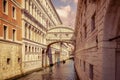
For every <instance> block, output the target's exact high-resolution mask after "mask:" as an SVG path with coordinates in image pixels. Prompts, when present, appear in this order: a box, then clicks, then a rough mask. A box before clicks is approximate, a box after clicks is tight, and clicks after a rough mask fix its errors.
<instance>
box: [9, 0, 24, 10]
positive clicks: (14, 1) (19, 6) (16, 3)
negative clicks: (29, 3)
mask: <svg viewBox="0 0 120 80" xmlns="http://www.w3.org/2000/svg"><path fill="white" fill-rule="evenodd" d="M11 1H12V2H13V3H14V4H15V5H16V6H17V7H18V8H20V9H22V7H21V4H20V3H19V2H17V1H16V0H11Z"/></svg>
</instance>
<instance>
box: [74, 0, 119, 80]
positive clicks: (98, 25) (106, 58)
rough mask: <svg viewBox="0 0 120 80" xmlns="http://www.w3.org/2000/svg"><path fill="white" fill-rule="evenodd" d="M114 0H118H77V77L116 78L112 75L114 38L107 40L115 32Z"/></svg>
mask: <svg viewBox="0 0 120 80" xmlns="http://www.w3.org/2000/svg"><path fill="white" fill-rule="evenodd" d="M118 3H119V0H115V1H113V0H79V1H78V8H77V16H76V27H75V36H76V51H75V67H76V70H77V72H78V75H79V78H80V79H81V80H119V79H120V78H117V77H118V76H116V75H119V71H117V72H118V73H116V64H117V65H118V64H119V63H118V62H116V59H117V57H116V54H117V53H116V40H113V41H109V39H111V38H114V37H115V36H117V35H118V33H117V32H119V30H118V29H119V26H118V23H119V19H120V15H118V14H119V13H120V12H119V11H120V9H119V6H120V4H118ZM116 34H117V35H116ZM118 42H119V41H118ZM118 53H119V52H118Z"/></svg>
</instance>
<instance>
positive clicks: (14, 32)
mask: <svg viewBox="0 0 120 80" xmlns="http://www.w3.org/2000/svg"><path fill="white" fill-rule="evenodd" d="M15 34H16V30H15V29H13V41H15V38H16V37H15Z"/></svg>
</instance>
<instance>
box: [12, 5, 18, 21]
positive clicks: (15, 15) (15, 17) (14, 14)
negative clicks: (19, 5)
mask: <svg viewBox="0 0 120 80" xmlns="http://www.w3.org/2000/svg"><path fill="white" fill-rule="evenodd" d="M13 8H14V12H15V13H14V12H13ZM12 18H13V19H17V9H16V7H15V6H14V5H12Z"/></svg>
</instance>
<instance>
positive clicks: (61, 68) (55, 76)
mask: <svg viewBox="0 0 120 80" xmlns="http://www.w3.org/2000/svg"><path fill="white" fill-rule="evenodd" d="M18 80H78V79H77V76H76V72H75V69H74V62H73V61H72V60H67V61H66V62H65V63H60V64H59V65H57V64H56V65H54V66H53V67H52V68H47V69H44V70H43V71H39V72H34V73H31V74H29V75H27V76H24V77H22V78H20V79H18Z"/></svg>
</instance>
